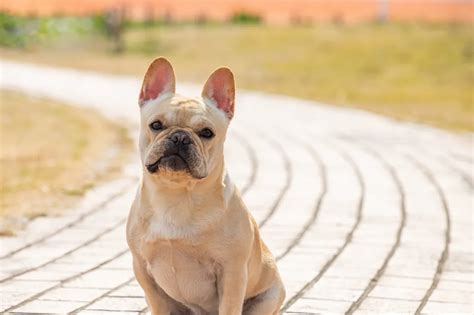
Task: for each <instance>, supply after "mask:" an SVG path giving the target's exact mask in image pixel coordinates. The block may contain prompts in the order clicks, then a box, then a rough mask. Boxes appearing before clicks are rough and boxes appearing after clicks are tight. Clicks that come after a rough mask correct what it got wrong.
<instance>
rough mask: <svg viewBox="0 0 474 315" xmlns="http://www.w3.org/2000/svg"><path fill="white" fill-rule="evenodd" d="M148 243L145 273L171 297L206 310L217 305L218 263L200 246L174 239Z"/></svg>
mask: <svg viewBox="0 0 474 315" xmlns="http://www.w3.org/2000/svg"><path fill="white" fill-rule="evenodd" d="M147 246H148V248H147V251H146V252H147V257H146V259H147V267H148V272H149V273H150V274H151V275H152V276H153V278H154V279H155V281H156V283H157V284H158V285H159V286H160V287H161V288H162V289H163V290H164V291H165V292H166V293H167V294H168V295H169V296H170V297H172V298H173V299H175V300H177V301H179V302H181V303H182V304H185V305H187V306H189V307H199V308H201V309H203V310H205V311H206V312H211V311H213V310H215V309H217V308H218V292H217V274H218V266H217V264H216V263H215V262H214V261H212V259H210V258H209V257H208V256H207V255H205V253H203V252H202V250H201V249H200V248H199V247H194V246H191V245H189V246H184V245H182V244H176V243H173V241H159V242H153V243H150V244H148V245H147Z"/></svg>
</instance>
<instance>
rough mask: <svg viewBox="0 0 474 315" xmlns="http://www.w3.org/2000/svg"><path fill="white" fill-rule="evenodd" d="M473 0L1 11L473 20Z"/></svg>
mask: <svg viewBox="0 0 474 315" xmlns="http://www.w3.org/2000/svg"><path fill="white" fill-rule="evenodd" d="M473 4H474V2H473V1H471V0H353V1H347V0H346V1H342V0H330V1H328V0H293V1H289V0H238V1H237V0H207V1H206V0H203V1H193V0H157V1H150V0H119V1H114V0H81V1H70V0H66V1H65V0H15V1H2V2H0V10H3V11H8V12H10V13H13V14H19V15H35V16H37V15H41V16H50V15H88V14H91V13H96V12H97V13H98V12H103V11H104V10H110V9H117V8H120V9H124V11H125V12H126V14H127V17H128V18H130V19H135V20H143V19H147V18H151V17H163V16H165V17H167V18H171V19H173V20H178V21H179V20H189V19H196V18H203V19H215V20H225V19H228V18H229V17H230V16H232V15H233V14H234V13H235V12H243V11H245V12H252V13H255V14H258V15H259V16H261V17H262V18H263V20H264V21H266V22H271V23H287V22H290V21H302V22H305V21H344V22H360V21H366V20H373V19H375V18H386V19H388V20H392V21H412V20H417V21H431V22H472V21H473V16H474V14H473V13H474V10H473V9H474V6H473Z"/></svg>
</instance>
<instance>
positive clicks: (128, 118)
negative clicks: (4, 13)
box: [0, 62, 474, 315]
mask: <svg viewBox="0 0 474 315" xmlns="http://www.w3.org/2000/svg"><path fill="white" fill-rule="evenodd" d="M237 79H238V78H237ZM0 83H1V84H0V87H2V88H10V89H17V90H21V91H24V92H27V93H31V94H35V95H43V96H48V97H53V98H56V99H59V100H62V101H65V102H68V103H71V104H75V105H78V106H90V107H93V108H95V109H97V110H98V111H100V112H102V113H104V114H106V115H107V116H108V117H110V118H112V119H115V120H120V121H123V122H124V123H126V124H128V125H130V128H131V130H132V131H133V132H136V127H137V126H136V123H137V121H138V106H137V104H136V98H137V94H138V90H139V85H140V82H139V80H138V79H137V78H131V77H117V76H107V75H103V74H97V73H92V72H77V71H73V70H59V69H52V68H43V67H36V66H25V65H20V64H16V63H12V62H2V63H1V79H0ZM178 90H180V91H181V92H182V93H183V94H187V95H188V94H191V95H198V94H199V90H200V88H199V87H197V86H193V85H187V84H179V82H178ZM59 132H60V131H59ZM226 150H227V155H226V158H227V165H228V168H229V171H230V173H231V175H232V177H233V179H234V180H235V181H236V183H237V184H238V186H239V187H240V188H241V190H242V192H243V193H244V199H245V201H246V202H247V205H248V206H249V208H250V209H251V210H252V213H253V215H254V216H255V218H256V219H257V221H258V222H260V226H261V230H262V234H263V238H264V240H265V241H266V242H267V244H268V245H269V247H270V248H271V250H272V251H273V253H274V254H275V256H276V257H277V260H278V264H279V268H280V272H281V274H282V277H283V280H284V282H285V284H286V287H287V299H286V302H285V304H284V306H283V311H284V312H285V313H287V314H316V313H324V314H327V313H344V312H347V313H358V314H367V313H377V314H381V313H388V312H396V313H430V314H431V313H433V314H434V313H439V314H463V313H466V314H467V313H470V314H472V313H473V312H474V309H473V302H472V301H473V298H474V296H473V292H474V287H473V274H474V270H473V269H474V267H473V261H474V259H473V210H474V209H473V201H474V200H473V189H474V184H473V163H474V156H473V142H472V136H456V135H453V134H449V133H446V132H442V131H439V130H436V129H431V128H429V127H424V126H420V125H415V124H409V123H402V122H397V121H394V120H391V119H387V118H384V117H380V116H377V115H372V114H369V113H366V112H362V111H357V110H352V109H340V108H335V107H329V106H324V105H322V104H315V103H313V102H308V101H302V100H298V99H294V98H289V97H283V96H274V95H267V94H263V93H255V92H242V91H241V92H240V93H239V94H238V101H237V111H236V117H235V121H233V123H232V128H231V133H230V137H229V140H228V143H227V148H226ZM138 174H139V167H138V163H136V162H132V163H130V165H129V166H127V167H126V169H125V171H124V174H123V176H122V177H121V178H120V179H119V180H116V181H114V182H111V183H108V184H105V185H103V186H101V187H98V188H97V189H94V190H93V191H91V192H90V193H88V194H87V196H86V197H85V198H84V200H83V202H82V203H81V204H80V205H79V206H78V207H77V209H75V210H74V211H69V212H68V213H67V214H66V215H65V216H62V217H59V218H39V219H36V220H35V221H33V222H32V223H31V224H30V226H29V227H28V229H27V230H26V231H24V232H22V233H21V234H20V235H19V236H18V237H16V238H4V239H2V240H1V246H0V266H1V267H0V290H1V293H0V294H1V306H0V310H3V311H5V312H11V313H13V314H15V313H40V312H43V313H66V312H78V313H81V314H108V315H111V314H113V313H114V311H115V312H117V314H121V315H125V314H138V313H144V312H146V311H147V309H146V304H145V300H144V298H143V293H142V291H141V289H140V287H139V286H138V285H137V283H136V282H135V280H134V277H133V273H132V270H131V268H130V267H131V261H130V260H131V257H130V254H129V253H128V250H127V246H126V243H125V229H124V226H125V221H126V217H127V214H128V209H129V206H130V203H131V200H132V197H133V194H134V192H135V189H136V185H137V181H138V178H137V177H138Z"/></svg>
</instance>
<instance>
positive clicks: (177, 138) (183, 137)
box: [169, 131, 191, 146]
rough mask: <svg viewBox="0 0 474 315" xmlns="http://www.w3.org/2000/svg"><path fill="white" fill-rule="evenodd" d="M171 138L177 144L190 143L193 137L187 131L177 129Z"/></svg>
mask: <svg viewBox="0 0 474 315" xmlns="http://www.w3.org/2000/svg"><path fill="white" fill-rule="evenodd" d="M169 138H170V140H171V141H173V143H174V144H175V145H176V146H180V145H188V144H190V143H191V138H190V137H189V135H188V134H187V133H186V132H185V131H176V132H174V133H172V134H171V136H170V137H169Z"/></svg>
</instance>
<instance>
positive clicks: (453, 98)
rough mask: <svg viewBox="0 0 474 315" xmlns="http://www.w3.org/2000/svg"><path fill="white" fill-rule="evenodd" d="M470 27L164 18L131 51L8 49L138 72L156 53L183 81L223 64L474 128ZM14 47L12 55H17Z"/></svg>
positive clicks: (130, 37)
mask: <svg viewBox="0 0 474 315" xmlns="http://www.w3.org/2000/svg"><path fill="white" fill-rule="evenodd" d="M473 38H474V37H473V30H472V25H435V24H359V25H337V24H322V25H313V26H308V25H306V26H268V25H231V24H225V25H218V24H210V25H192V24H188V25H186V24H184V25H174V26H173V25H168V26H166V25H161V26H155V27H148V28H130V29H129V30H128V31H126V32H125V34H124V41H125V45H126V53H125V54H124V55H122V56H114V55H110V54H107V53H106V52H104V51H102V50H99V49H93V48H91V47H92V46H91V45H85V46H84V47H83V49H77V48H76V49H75V50H74V51H69V52H64V51H58V50H56V51H54V52H52V51H48V50H47V49H41V48H38V49H37V50H36V51H35V53H29V54H25V56H22V55H21V54H15V55H14V54H13V53H11V52H10V51H6V52H5V51H4V52H3V53H4V55H5V56H6V57H9V56H10V57H13V58H17V59H18V58H19V59H22V58H23V59H28V60H36V61H38V62H46V63H52V64H58V65H63V66H73V67H79V68H86V69H95V70H101V71H107V72H114V73H126V74H133V75H140V76H142V75H143V73H144V71H145V69H146V66H147V64H148V63H149V62H150V61H151V59H152V58H153V57H154V56H158V55H163V56H166V57H167V58H169V59H170V60H171V62H172V63H173V65H174V67H175V70H176V72H177V76H178V79H181V80H186V81H194V82H198V83H202V82H204V80H205V79H206V77H207V75H208V74H209V73H210V72H211V71H212V70H213V69H214V68H216V67H218V66H221V65H227V66H229V67H231V68H232V69H233V71H234V72H235V74H236V79H237V84H238V87H242V88H248V89H256V90H263V91H268V92H274V93H281V94H288V95H293V96H297V97H302V98H307V99H312V100H317V101H323V102H327V103H330V104H335V105H340V106H351V107H358V108H362V109H366V110H370V111H374V112H378V113H382V114H385V115H389V116H392V117H395V118H399V119H404V120H410V121H418V122H423V123H428V124H432V125H436V126H440V127H443V128H449V129H455V130H470V131H472V130H474V125H473V115H474V113H473V92H472V90H473V83H474V65H473V54H474V39H473ZM13 55H14V56H13Z"/></svg>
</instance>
